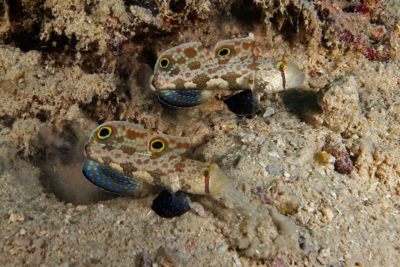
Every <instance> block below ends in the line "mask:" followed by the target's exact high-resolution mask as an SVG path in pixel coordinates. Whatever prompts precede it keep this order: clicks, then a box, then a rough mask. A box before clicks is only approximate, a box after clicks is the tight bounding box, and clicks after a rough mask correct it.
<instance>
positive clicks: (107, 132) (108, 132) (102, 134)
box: [99, 128, 110, 137]
mask: <svg viewBox="0 0 400 267" xmlns="http://www.w3.org/2000/svg"><path fill="white" fill-rule="evenodd" d="M99 134H100V136H101V137H106V136H107V135H109V134H110V130H109V129H107V128H103V129H101V130H100V133H99Z"/></svg>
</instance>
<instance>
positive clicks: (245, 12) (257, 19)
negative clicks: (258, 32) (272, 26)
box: [230, 0, 263, 26]
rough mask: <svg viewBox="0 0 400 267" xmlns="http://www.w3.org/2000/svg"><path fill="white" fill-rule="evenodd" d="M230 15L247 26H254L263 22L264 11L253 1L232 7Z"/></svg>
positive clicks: (246, 1) (238, 3) (240, 2)
mask: <svg viewBox="0 0 400 267" xmlns="http://www.w3.org/2000/svg"><path fill="white" fill-rule="evenodd" d="M230 13H231V14H232V16H233V17H235V18H237V19H238V21H239V22H240V23H242V24H243V25H245V26H253V25H254V24H260V23H261V22H262V21H263V10H262V8H260V7H258V6H257V5H256V4H255V3H254V2H253V1H249V0H245V1H239V2H237V3H235V4H233V5H232V6H231V10H230Z"/></svg>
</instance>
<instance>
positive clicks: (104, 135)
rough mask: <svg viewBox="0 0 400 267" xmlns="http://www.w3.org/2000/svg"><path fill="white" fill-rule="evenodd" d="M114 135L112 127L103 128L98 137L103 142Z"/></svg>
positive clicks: (98, 132)
mask: <svg viewBox="0 0 400 267" xmlns="http://www.w3.org/2000/svg"><path fill="white" fill-rule="evenodd" d="M111 134H112V129H111V127H108V126H103V127H101V128H100V129H99V130H98V131H97V137H98V138H99V139H101V140H104V139H107V138H108V137H110V136H111Z"/></svg>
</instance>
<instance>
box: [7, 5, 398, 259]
mask: <svg viewBox="0 0 400 267" xmlns="http://www.w3.org/2000/svg"><path fill="white" fill-rule="evenodd" d="M399 13H400V7H399V4H398V3H397V2H396V1H379V0H375V1H374V0H371V1H370V0H368V1H364V2H360V1H340V0H331V1H328V0H326V1H325V0H314V1H306V0H287V1H279V0H271V1H258V0H255V1H229V0H221V1H208V0H205V1H200V0H198V1H197V0H192V1H189V0H186V1H183V0H177V1H156V0H152V1H141V0H131V1H122V0H112V1H107V0H86V1H84V0H80V1H78V0H76V1H64V0H46V1H45V0H18V1H0V21H1V25H0V44H1V46H0V91H1V93H0V94H1V95H0V96H1V97H0V104H1V106H0V177H1V178H0V190H1V194H0V207H1V209H0V213H1V214H0V265H2V266H5V265H21V264H30V265H40V264H41V265H44V266H54V265H62V266H81V265H86V266H88V265H90V266H91V265H99V266H113V265H122V266H135V265H136V266H142V265H143V266H190V265H191V266H249V265H264V264H265V265H269V266H292V265H293V266H319V265H324V266H396V265H397V266H398V264H399V262H400V238H399V236H400V233H399V232H400V216H399V215H400V214H399V213H400V181H399V178H400V163H399V162H400V150H399V149H400V94H399V91H400V90H399V89H400V74H399V73H400V64H399V56H398V55H399V52H400V19H399ZM249 32H252V33H254V34H255V36H256V46H257V53H258V54H259V55H260V56H264V57H274V56H276V55H278V54H285V55H286V57H287V58H288V59H289V60H292V61H294V62H296V63H297V64H298V65H299V67H300V68H301V69H302V70H303V71H304V73H305V77H306V79H305V82H304V84H303V86H302V87H301V88H298V89H297V90H290V91H287V92H282V93H279V94H271V95H264V96H262V98H261V111H260V112H258V113H257V114H256V116H254V117H253V118H250V119H244V118H239V117H237V116H236V115H234V114H233V113H231V112H230V111H229V110H228V109H227V107H226V106H225V105H224V104H223V102H222V101H221V98H222V95H221V93H220V92H216V93H215V97H213V98H212V99H211V100H210V101H208V102H207V103H206V104H204V105H202V106H199V107H196V108H192V109H187V110H186V109H185V110H183V109H179V110H174V109H171V108H166V107H163V106H161V105H160V104H159V103H158V101H157V97H156V95H155V93H154V92H153V91H151V90H149V88H148V86H147V83H146V79H147V78H148V77H149V75H150V74H151V70H152V67H153V64H154V63H155V60H156V58H157V56H158V55H159V54H160V53H161V52H162V51H164V50H165V49H167V48H169V47H172V46H174V45H177V44H180V43H183V42H187V41H195V40H196V41H201V42H203V43H204V44H205V45H206V46H208V47H210V48H211V47H212V46H213V44H215V43H216V42H217V41H219V40H223V39H229V38H234V37H238V36H246V34H248V33H249ZM107 120H125V121H131V122H135V123H139V124H141V125H143V126H144V127H146V129H148V130H149V131H151V132H164V133H166V134H171V135H177V136H188V137H190V138H191V141H192V147H191V149H190V151H189V153H188V156H189V157H191V158H193V159H196V160H201V161H206V160H213V161H215V162H217V163H218V164H219V165H220V167H221V168H222V170H223V171H224V172H225V173H226V174H227V175H228V176H229V177H231V179H232V183H234V185H235V187H236V189H237V190H238V191H241V192H243V193H244V195H245V198H248V199H251V200H252V201H253V202H255V203H257V205H259V210H258V213H257V214H252V216H250V217H246V216H242V215H243V214H242V213H241V211H240V210H238V209H237V208H236V209H235V207H226V206H225V205H223V204H221V203H218V202H216V201H214V200H211V199H210V198H209V197H207V196H203V197H200V196H192V201H193V208H192V210H191V211H190V212H187V213H185V214H184V215H182V216H180V217H175V218H173V219H165V218H161V217H159V216H158V215H156V214H155V213H154V212H153V211H152V210H151V209H150V206H151V203H152V200H153V199H154V197H155V195H149V196H145V197H143V198H139V199H135V198H130V197H125V198H122V197H115V196H113V195H110V194H107V193H104V192H103V191H101V190H99V189H97V188H96V187H94V186H93V185H91V184H90V183H89V182H87V181H86V179H85V178H84V177H83V176H82V175H81V174H80V165H81V162H82V157H83V155H82V147H83V144H84V142H85V141H86V139H87V137H88V135H89V133H90V131H91V130H92V129H93V128H94V127H96V126H97V125H98V124H99V123H101V122H104V121H107ZM243 201H245V199H244V200H243Z"/></svg>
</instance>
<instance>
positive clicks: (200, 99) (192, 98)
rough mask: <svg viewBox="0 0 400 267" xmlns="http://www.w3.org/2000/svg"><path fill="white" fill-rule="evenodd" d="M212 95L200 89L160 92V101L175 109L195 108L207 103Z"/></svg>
mask: <svg viewBox="0 0 400 267" xmlns="http://www.w3.org/2000/svg"><path fill="white" fill-rule="evenodd" d="M211 95H212V92H211V91H209V90H200V89H190V90H188V89H179V90H178V89H177V90H159V91H158V99H159V100H160V102H162V103H164V104H166V105H168V106H173V107H179V108H185V107H194V106H197V105H200V104H202V103H204V102H205V101H207V99H208V98H210V96H211Z"/></svg>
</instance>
